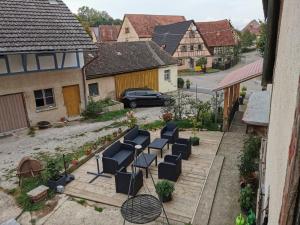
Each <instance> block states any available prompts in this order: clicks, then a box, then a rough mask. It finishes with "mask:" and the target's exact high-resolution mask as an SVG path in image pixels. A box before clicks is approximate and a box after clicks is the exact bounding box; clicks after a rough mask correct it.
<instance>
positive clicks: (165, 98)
mask: <svg viewBox="0 0 300 225" xmlns="http://www.w3.org/2000/svg"><path fill="white" fill-rule="evenodd" d="M121 101H122V102H123V103H124V105H125V107H130V108H136V107H138V106H162V105H168V104H170V103H171V102H172V98H171V96H169V95H166V94H163V93H160V92H157V91H154V90H152V89H127V90H125V91H124V92H123V93H122V95H121Z"/></svg>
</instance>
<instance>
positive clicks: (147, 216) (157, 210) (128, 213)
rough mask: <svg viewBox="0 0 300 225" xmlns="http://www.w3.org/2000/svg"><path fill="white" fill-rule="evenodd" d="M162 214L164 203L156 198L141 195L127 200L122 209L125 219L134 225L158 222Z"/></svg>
mask: <svg viewBox="0 0 300 225" xmlns="http://www.w3.org/2000/svg"><path fill="white" fill-rule="evenodd" d="M161 212H162V203H161V202H160V201H159V200H158V199H157V198H156V197H154V196H152V195H147V194H141V195H136V196H134V197H131V198H129V199H127V200H126V201H125V202H124V203H123V205H122V207H121V214H122V216H123V218H124V219H125V220H126V221H128V222H130V223H134V224H145V223H150V222H152V221H154V220H156V219H157V218H158V217H159V216H160V214H161Z"/></svg>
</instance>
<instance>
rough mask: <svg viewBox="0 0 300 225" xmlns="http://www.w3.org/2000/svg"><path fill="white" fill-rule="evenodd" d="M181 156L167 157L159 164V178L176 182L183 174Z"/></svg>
mask: <svg viewBox="0 0 300 225" xmlns="http://www.w3.org/2000/svg"><path fill="white" fill-rule="evenodd" d="M181 166H182V165H181V155H166V156H165V158H164V162H161V163H159V164H158V178H159V179H166V180H170V181H174V182H176V181H177V179H178V177H179V176H180V174H181Z"/></svg>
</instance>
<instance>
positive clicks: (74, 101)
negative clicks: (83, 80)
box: [63, 85, 81, 117]
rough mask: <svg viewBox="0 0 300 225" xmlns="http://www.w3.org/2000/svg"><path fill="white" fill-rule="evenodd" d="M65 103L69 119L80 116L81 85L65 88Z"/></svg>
mask: <svg viewBox="0 0 300 225" xmlns="http://www.w3.org/2000/svg"><path fill="white" fill-rule="evenodd" d="M63 95H64V102H65V106H66V109H67V114H68V116H69V117H73V116H79V115H80V102H81V101H80V91H79V85H72V86H66V87H63Z"/></svg>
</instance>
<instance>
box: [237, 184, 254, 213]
mask: <svg viewBox="0 0 300 225" xmlns="http://www.w3.org/2000/svg"><path fill="white" fill-rule="evenodd" d="M253 201H254V192H253V190H252V188H251V186H250V185H247V186H246V187H245V188H242V189H241V191H240V206H241V209H242V210H244V211H246V212H248V211H249V210H250V209H252V207H253Z"/></svg>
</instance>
